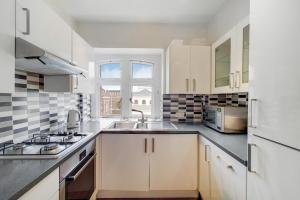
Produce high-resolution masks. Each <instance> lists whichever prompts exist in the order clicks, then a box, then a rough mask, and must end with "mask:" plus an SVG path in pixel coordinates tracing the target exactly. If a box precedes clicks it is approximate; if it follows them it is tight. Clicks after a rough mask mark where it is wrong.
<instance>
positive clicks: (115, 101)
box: [100, 85, 121, 117]
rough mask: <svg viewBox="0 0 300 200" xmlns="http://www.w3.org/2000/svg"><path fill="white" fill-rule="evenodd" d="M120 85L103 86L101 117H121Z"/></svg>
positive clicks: (101, 92)
mask: <svg viewBox="0 0 300 200" xmlns="http://www.w3.org/2000/svg"><path fill="white" fill-rule="evenodd" d="M120 88H121V87H120V85H102V86H101V91H100V115H101V116H102V117H107V116H119V115H121V90H120Z"/></svg>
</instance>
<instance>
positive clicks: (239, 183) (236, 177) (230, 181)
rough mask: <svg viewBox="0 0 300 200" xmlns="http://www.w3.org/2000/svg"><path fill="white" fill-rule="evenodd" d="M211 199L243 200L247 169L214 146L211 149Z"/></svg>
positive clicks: (244, 197)
mask: <svg viewBox="0 0 300 200" xmlns="http://www.w3.org/2000/svg"><path fill="white" fill-rule="evenodd" d="M210 159H211V173H210V176H211V199H212V200H243V199H244V200H245V199H246V188H247V186H246V183H247V178H246V177H247V169H246V167H245V166H244V165H242V164H241V163H239V162H238V161H236V160H235V159H233V158H232V157H231V156H229V155H228V154H226V153H225V152H224V151H222V150H221V149H219V148H218V147H216V146H212V147H211V158H210Z"/></svg>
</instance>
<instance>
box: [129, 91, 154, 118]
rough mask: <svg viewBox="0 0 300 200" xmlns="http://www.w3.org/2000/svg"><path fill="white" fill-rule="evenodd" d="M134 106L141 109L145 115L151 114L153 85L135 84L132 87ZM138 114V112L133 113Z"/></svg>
mask: <svg viewBox="0 0 300 200" xmlns="http://www.w3.org/2000/svg"><path fill="white" fill-rule="evenodd" d="M132 102H133V103H132V108H133V109H137V110H141V111H143V112H144V114H145V115H151V107H152V106H151V104H152V87H150V86H133V87H132ZM132 114H134V115H135V114H137V113H134V112H133V113H132Z"/></svg>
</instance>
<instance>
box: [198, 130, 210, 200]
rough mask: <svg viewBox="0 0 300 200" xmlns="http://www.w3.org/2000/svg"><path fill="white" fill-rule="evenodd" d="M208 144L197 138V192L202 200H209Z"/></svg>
mask: <svg viewBox="0 0 300 200" xmlns="http://www.w3.org/2000/svg"><path fill="white" fill-rule="evenodd" d="M210 146H211V145H210V143H209V142H208V141H207V140H206V139H204V138H203V137H202V136H200V137H199V192H200V194H201V197H202V199H203V200H210V199H211V198H210V193H211V191H210Z"/></svg>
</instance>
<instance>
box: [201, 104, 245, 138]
mask: <svg viewBox="0 0 300 200" xmlns="http://www.w3.org/2000/svg"><path fill="white" fill-rule="evenodd" d="M247 118H248V109H247V107H220V106H207V107H205V109H204V118H203V120H204V124H205V125H206V126H208V127H210V128H212V129H215V130H217V131H219V132H221V133H247Z"/></svg>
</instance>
